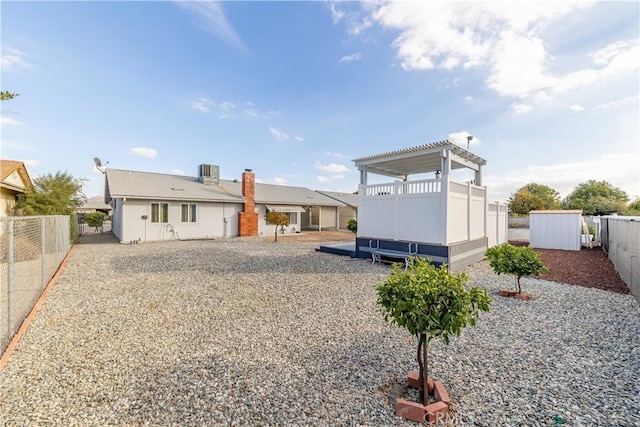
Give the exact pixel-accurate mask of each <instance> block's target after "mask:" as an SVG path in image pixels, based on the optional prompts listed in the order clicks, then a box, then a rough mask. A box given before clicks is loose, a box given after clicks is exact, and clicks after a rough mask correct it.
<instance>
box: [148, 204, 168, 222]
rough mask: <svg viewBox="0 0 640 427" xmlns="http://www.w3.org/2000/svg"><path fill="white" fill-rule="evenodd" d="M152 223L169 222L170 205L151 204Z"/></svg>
mask: <svg viewBox="0 0 640 427" xmlns="http://www.w3.org/2000/svg"><path fill="white" fill-rule="evenodd" d="M151 222H169V203H151Z"/></svg>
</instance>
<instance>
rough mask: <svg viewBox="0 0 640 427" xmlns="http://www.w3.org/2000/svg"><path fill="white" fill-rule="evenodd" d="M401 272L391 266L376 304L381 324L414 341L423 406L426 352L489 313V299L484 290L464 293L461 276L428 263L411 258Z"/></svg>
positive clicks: (424, 402) (426, 397)
mask: <svg viewBox="0 0 640 427" xmlns="http://www.w3.org/2000/svg"><path fill="white" fill-rule="evenodd" d="M412 261H413V262H412V263H411V264H410V265H409V267H408V268H407V270H406V271H404V270H403V269H402V268H401V267H400V264H394V265H393V271H392V273H391V274H390V275H389V277H388V278H387V280H386V281H385V282H384V283H383V284H381V285H380V286H379V287H378V299H377V303H378V305H380V306H381V307H382V311H383V314H384V319H385V321H388V322H391V323H395V324H396V325H398V326H401V327H403V328H406V329H407V330H408V331H409V332H410V333H411V334H412V335H413V336H415V337H416V338H417V339H418V352H417V359H418V366H419V367H420V373H419V375H420V376H419V378H420V379H421V381H420V384H419V393H420V401H421V402H422V403H423V404H425V405H427V404H428V403H429V402H428V400H429V393H428V388H427V380H428V377H429V376H428V372H427V351H428V347H429V342H430V341H431V340H432V339H433V338H436V337H439V338H441V339H442V341H443V342H444V344H445V345H448V344H449V338H450V337H451V336H452V335H460V331H461V330H462V329H463V328H464V327H466V326H467V325H468V324H469V325H472V326H475V323H476V318H477V317H478V315H479V312H480V311H489V304H490V303H491V298H490V297H489V296H488V295H487V291H486V290H485V289H479V288H471V289H469V290H467V289H466V288H465V284H466V282H467V280H468V278H467V276H466V275H465V274H464V273H460V274H456V273H452V272H450V271H449V269H448V268H447V266H446V264H442V265H441V266H440V267H435V266H434V265H433V264H431V261H430V260H426V259H424V258H413V260H412Z"/></svg>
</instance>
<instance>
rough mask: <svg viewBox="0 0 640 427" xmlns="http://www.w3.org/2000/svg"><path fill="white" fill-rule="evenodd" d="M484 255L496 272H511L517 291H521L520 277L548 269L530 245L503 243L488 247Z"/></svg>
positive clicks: (538, 273) (540, 272)
mask: <svg viewBox="0 0 640 427" xmlns="http://www.w3.org/2000/svg"><path fill="white" fill-rule="evenodd" d="M485 255H486V256H487V259H488V260H489V264H490V265H491V267H492V268H493V271H495V272H496V273H497V274H502V273H506V274H513V275H514V276H515V277H516V290H517V292H518V293H521V288H520V278H521V277H525V276H532V275H535V276H537V275H540V274H543V273H546V272H547V271H548V270H547V268H546V267H545V266H544V264H543V263H542V261H540V257H539V254H538V253H537V252H535V251H534V250H533V248H532V247H531V246H519V247H516V246H513V245H512V244H510V243H503V244H501V245H498V246H494V247H492V248H489V249H488V250H487V252H486V254H485Z"/></svg>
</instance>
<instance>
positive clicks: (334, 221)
mask: <svg viewBox="0 0 640 427" xmlns="http://www.w3.org/2000/svg"><path fill="white" fill-rule="evenodd" d="M337 227H338V212H337V208H335V207H331V206H321V207H320V229H323V228H337Z"/></svg>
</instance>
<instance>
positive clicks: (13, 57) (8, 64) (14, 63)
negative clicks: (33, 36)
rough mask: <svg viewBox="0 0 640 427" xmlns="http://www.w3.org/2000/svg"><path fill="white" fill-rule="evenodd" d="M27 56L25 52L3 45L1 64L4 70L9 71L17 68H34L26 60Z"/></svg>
mask: <svg viewBox="0 0 640 427" xmlns="http://www.w3.org/2000/svg"><path fill="white" fill-rule="evenodd" d="M26 56H27V55H26V54H25V53H24V52H22V51H19V50H18V49H14V48H12V47H11V46H9V45H8V44H6V43H3V44H2V58H1V62H0V64H1V66H2V69H3V70H7V71H9V70H14V69H17V68H33V65H31V64H30V63H28V62H27V61H26V60H25V59H24V58H25V57H26Z"/></svg>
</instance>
